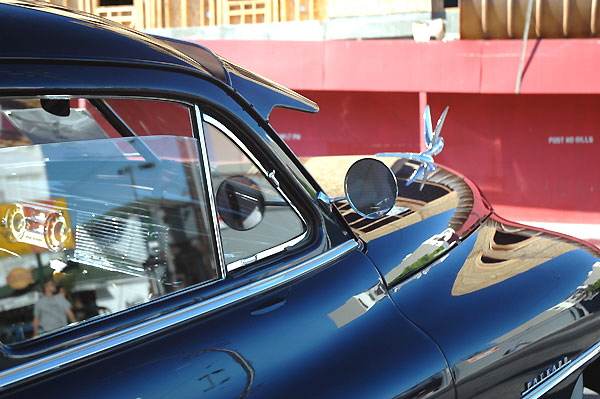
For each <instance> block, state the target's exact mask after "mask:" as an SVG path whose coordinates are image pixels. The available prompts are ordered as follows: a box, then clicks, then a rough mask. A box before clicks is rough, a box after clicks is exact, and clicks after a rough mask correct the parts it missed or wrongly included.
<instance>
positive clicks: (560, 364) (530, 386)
mask: <svg viewBox="0 0 600 399" xmlns="http://www.w3.org/2000/svg"><path fill="white" fill-rule="evenodd" d="M569 363H571V359H569V358H568V357H567V356H563V358H562V359H560V360H558V361H557V362H556V363H554V364H553V365H551V366H550V367H548V368H547V369H546V370H544V371H542V372H541V373H539V374H538V375H536V376H535V377H533V378H532V379H531V381H527V382H526V383H525V390H524V391H523V392H521V396H525V395H527V394H528V393H530V392H531V391H533V390H534V389H535V388H537V387H538V386H539V385H541V384H542V382H544V381H546V380H547V379H548V378H550V377H552V376H553V375H554V374H556V373H558V372H559V371H560V370H562V369H564V368H565V367H566V366H567V365H568V364H569Z"/></svg>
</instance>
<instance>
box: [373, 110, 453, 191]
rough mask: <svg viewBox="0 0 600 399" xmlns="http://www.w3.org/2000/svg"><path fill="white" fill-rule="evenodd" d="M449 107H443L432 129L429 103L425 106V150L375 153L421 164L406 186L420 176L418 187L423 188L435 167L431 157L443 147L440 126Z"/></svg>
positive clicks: (379, 155) (378, 155)
mask: <svg viewBox="0 0 600 399" xmlns="http://www.w3.org/2000/svg"><path fill="white" fill-rule="evenodd" d="M449 109H450V107H446V109H444V112H442V115H441V116H440V119H438V121H437V124H436V126H435V130H433V126H432V123H431V111H430V109H429V105H427V107H425V112H424V113H423V124H424V125H425V129H424V130H425V147H426V148H427V149H426V150H425V151H423V152H420V153H418V154H417V153H414V152H382V153H377V154H375V156H377V157H395V158H406V159H411V160H413V161H417V162H420V164H421V165H419V167H418V168H417V169H416V170H415V171H414V173H413V174H412V175H411V176H410V178H409V179H408V180H407V181H406V185H407V186H408V185H410V184H412V183H413V182H415V181H416V180H417V179H420V178H421V185H420V187H419V189H420V190H423V187H424V186H425V182H427V178H428V177H429V175H431V173H433V172H434V171H435V170H436V169H437V167H436V166H435V161H434V159H433V157H434V156H435V155H437V154H439V153H440V152H441V151H442V149H443V148H444V138H443V137H441V132H442V127H443V126H444V121H445V120H446V114H447V113H448V110H449Z"/></svg>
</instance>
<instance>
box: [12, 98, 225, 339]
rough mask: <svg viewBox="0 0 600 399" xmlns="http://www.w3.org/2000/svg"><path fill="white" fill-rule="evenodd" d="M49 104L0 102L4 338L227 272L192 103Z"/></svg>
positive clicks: (42, 329) (126, 304) (76, 319)
mask: <svg viewBox="0 0 600 399" xmlns="http://www.w3.org/2000/svg"><path fill="white" fill-rule="evenodd" d="M42 101H43V100H42ZM42 101H41V100H40V99H1V100H0V107H1V109H0V339H1V341H2V342H3V343H12V342H18V341H22V340H24V339H28V338H31V337H33V336H35V335H37V334H41V333H45V332H49V331H53V330H55V329H58V328H60V327H63V326H65V325H66V324H67V323H71V322H80V321H83V320H86V319H89V318H92V317H95V316H98V315H102V314H109V313H113V312H118V311H120V310H123V309H126V308H129V307H132V306H135V305H137V304H142V303H145V302H147V301H149V300H151V299H153V298H157V297H160V296H162V295H165V294H168V293H171V292H174V291H177V290H180V289H183V288H185V287H189V286H191V285H194V284H198V283H203V282H208V281H212V280H215V279H217V278H219V277H221V276H222V273H221V272H220V267H219V266H218V265H219V262H218V261H217V259H218V257H217V256H216V253H217V251H216V243H215V241H214V238H213V237H214V234H213V231H214V230H213V227H212V226H213V224H212V222H211V218H210V216H209V215H210V211H209V207H208V205H207V204H208V202H207V201H206V198H205V194H204V190H205V189H204V188H205V187H206V182H205V181H204V176H203V175H202V173H201V171H202V168H201V167H200V165H201V163H200V156H199V152H198V142H197V140H196V139H194V138H193V137H192V131H193V129H192V125H191V117H190V115H191V113H190V109H189V107H188V106H186V105H183V104H179V103H170V102H160V101H149V100H135V99H132V100H128V107H122V108H121V109H118V110H113V111H112V112H111V109H110V107H107V103H106V102H105V101H104V100H103V99H69V100H62V99H60V100H56V101H54V102H52V101H50V102H49V103H48V102H46V103H45V104H44V103H43V102H42ZM136 101H139V103H136ZM149 104H151V105H152V107H151V109H152V113H151V114H150V116H148V114H147V113H144V112H138V111H139V110H140V109H144V107H147V106H148V105H149ZM116 108H117V107H115V109H116ZM117 111H118V112H119V114H117ZM67 113H68V115H66V114H67ZM170 118H175V119H177V120H176V121H173V123H172V124H169V123H168V122H169V120H170ZM116 120H119V121H121V122H123V123H122V124H119V123H115V121H116ZM132 121H136V123H133V122H132ZM142 126H143V127H144V128H143V129H142V130H143V131H142V134H141V135H139V136H138V135H137V131H138V129H141V127H142ZM179 127H181V129H180V131H178V130H176V129H178V128H179ZM147 134H152V135H147Z"/></svg>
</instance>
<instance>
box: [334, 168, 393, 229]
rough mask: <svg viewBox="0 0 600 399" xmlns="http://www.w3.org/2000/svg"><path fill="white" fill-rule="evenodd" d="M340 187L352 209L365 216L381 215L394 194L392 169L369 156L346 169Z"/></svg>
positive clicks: (389, 206) (390, 206)
mask: <svg viewBox="0 0 600 399" xmlns="http://www.w3.org/2000/svg"><path fill="white" fill-rule="evenodd" d="M344 189H345V191H346V198H347V199H348V202H349V203H350V206H351V207H352V209H354V210H355V211H356V213H358V214H359V215H361V216H363V217H366V218H368V219H377V218H380V217H383V216H385V215H386V214H387V213H388V212H389V211H390V210H391V209H392V208H393V207H394V205H395V204H396V197H397V196H398V182H397V181H396V176H395V175H394V173H393V172H392V171H391V170H390V168H388V167H387V166H386V165H385V164H384V163H383V162H381V161H378V160H376V159H372V158H365V159H361V160H359V161H356V162H355V163H354V164H353V165H352V166H351V167H350V169H348V172H347V173H346V180H345V182H344Z"/></svg>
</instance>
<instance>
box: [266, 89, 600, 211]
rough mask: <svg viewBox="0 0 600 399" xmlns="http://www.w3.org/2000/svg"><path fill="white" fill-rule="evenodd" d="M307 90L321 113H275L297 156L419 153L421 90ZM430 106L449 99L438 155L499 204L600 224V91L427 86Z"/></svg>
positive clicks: (275, 120)
mask: <svg viewBox="0 0 600 399" xmlns="http://www.w3.org/2000/svg"><path fill="white" fill-rule="evenodd" d="M302 94H304V95H305V96H307V97H309V98H311V99H313V100H315V101H316V102H317V103H318V104H319V105H320V106H321V111H320V112H319V113H317V114H316V115H310V114H303V113H299V112H295V111H289V110H277V111H275V112H274V113H273V115H272V118H271V122H272V124H273V126H274V127H275V129H276V130H277V131H278V132H280V133H281V134H282V135H283V137H284V139H285V140H286V142H287V143H288V144H289V145H290V147H291V148H292V149H293V150H294V151H295V152H296V154H297V155H299V156H316V155H349V154H367V155H368V154H374V153H376V152H383V151H393V152H395V151H418V148H419V125H418V124H419V123H420V115H419V110H418V94H415V93H386V92H379V93H374V92H326V91H303V92H302ZM428 103H429V104H430V106H431V109H432V116H433V120H434V122H435V121H436V120H437V118H438V117H439V115H440V113H441V112H442V110H443V109H444V107H445V106H446V105H449V106H450V111H449V113H448V117H447V118H446V123H445V125H444V130H443V137H444V138H445V144H446V147H445V149H444V151H443V152H442V153H441V154H440V155H439V156H438V157H437V160H438V162H440V163H442V164H444V165H447V166H449V167H451V168H453V169H455V170H457V171H459V172H461V173H463V174H465V175H466V176H468V177H470V178H472V179H473V180H474V181H475V182H476V183H477V184H478V185H479V186H480V187H481V188H482V190H483V191H484V193H485V195H486V196H487V197H488V199H489V200H490V201H491V202H492V203H493V204H495V205H500V206H503V205H508V206H515V207H531V208H544V209H546V210H547V212H550V211H553V210H554V211H561V212H563V214H565V215H567V216H568V218H569V220H568V221H569V222H579V223H590V222H596V223H600V214H599V213H596V214H595V215H591V216H592V217H595V218H596V219H597V220H589V217H590V215H589V214H587V213H588V212H600V158H599V156H600V155H599V154H600V132H599V129H598V127H600V112H598V111H597V110H600V96H595V95H510V94H506V95H502V94H489V95H485V94H447V93H429V94H428ZM571 140H572V141H573V142H572V143H571V142H570V141H571ZM547 212H546V213H547ZM555 217H556V213H553V214H552V215H551V217H548V219H552V218H555ZM537 218H538V219H545V218H544V215H543V214H540V215H538V217H537Z"/></svg>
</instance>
